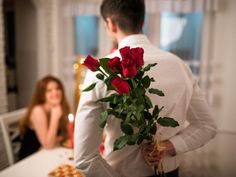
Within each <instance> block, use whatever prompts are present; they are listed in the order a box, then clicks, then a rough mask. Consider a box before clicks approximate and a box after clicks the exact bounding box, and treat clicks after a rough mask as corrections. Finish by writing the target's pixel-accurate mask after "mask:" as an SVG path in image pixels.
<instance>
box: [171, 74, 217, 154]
mask: <svg viewBox="0 0 236 177" xmlns="http://www.w3.org/2000/svg"><path fill="white" fill-rule="evenodd" d="M189 72H191V71H189ZM189 75H191V80H192V83H193V93H192V96H191V100H190V103H189V106H188V109H187V120H188V122H189V125H188V126H187V127H186V128H184V129H183V130H182V131H181V132H180V133H178V134H177V135H176V136H174V137H172V138H171V139H170V141H171V142H172V144H173V145H174V147H175V150H176V153H177V154H178V153H185V152H188V151H191V150H194V149H197V148H199V147H201V146H203V145H204V144H206V143H207V142H208V141H209V140H210V139H212V138H213V137H214V136H215V135H216V124H215V121H214V119H213V116H212V112H211V109H210V107H209V105H208V103H207V101H206V98H205V94H204V93H203V91H202V90H201V89H200V88H199V86H198V83H197V79H196V78H194V77H193V76H192V74H190V73H189Z"/></svg>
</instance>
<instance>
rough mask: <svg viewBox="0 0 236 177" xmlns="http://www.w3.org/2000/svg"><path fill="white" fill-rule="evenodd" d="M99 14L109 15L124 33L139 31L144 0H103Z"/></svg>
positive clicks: (142, 21) (143, 11) (140, 29)
mask: <svg viewBox="0 0 236 177" xmlns="http://www.w3.org/2000/svg"><path fill="white" fill-rule="evenodd" d="M100 11H101V15H102V17H103V18H104V20H105V21H106V18H107V17H110V18H111V19H112V20H113V21H114V22H115V23H116V24H117V25H118V26H119V28H120V29H121V30H122V31H124V32H125V33H140V32H141V31H142V27H143V23H144V15H145V4H144V0H103V2H102V5H101V9H100Z"/></svg>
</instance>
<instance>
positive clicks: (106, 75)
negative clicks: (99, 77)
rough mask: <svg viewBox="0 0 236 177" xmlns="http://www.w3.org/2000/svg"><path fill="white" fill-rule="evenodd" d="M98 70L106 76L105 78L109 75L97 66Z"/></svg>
mask: <svg viewBox="0 0 236 177" xmlns="http://www.w3.org/2000/svg"><path fill="white" fill-rule="evenodd" d="M98 70H99V71H100V72H101V73H102V74H103V75H104V76H106V77H107V78H108V77H109V76H108V75H107V74H106V73H105V72H103V70H101V69H100V68H98Z"/></svg>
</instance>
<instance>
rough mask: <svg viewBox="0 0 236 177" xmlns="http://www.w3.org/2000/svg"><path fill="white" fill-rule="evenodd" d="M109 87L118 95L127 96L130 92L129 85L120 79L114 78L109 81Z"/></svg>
mask: <svg viewBox="0 0 236 177" xmlns="http://www.w3.org/2000/svg"><path fill="white" fill-rule="evenodd" d="M111 85H112V86H113V87H114V89H115V90H116V91H117V92H118V93H119V94H120V95H122V94H128V93H129V92H130V87H129V84H128V83H127V82H126V81H124V80H122V79H121V78H120V77H115V78H113V79H112V80H111Z"/></svg>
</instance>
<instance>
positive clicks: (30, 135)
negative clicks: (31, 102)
mask: <svg viewBox="0 0 236 177" xmlns="http://www.w3.org/2000/svg"><path fill="white" fill-rule="evenodd" d="M40 146H41V144H40V143H39V141H38V138H37V136H36V133H35V131H34V130H32V129H30V128H28V127H26V131H25V134H24V137H23V139H22V142H21V148H20V154H19V159H23V158H25V157H27V156H29V155H31V154H33V153H34V152H36V151H38V150H39V148H40Z"/></svg>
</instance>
